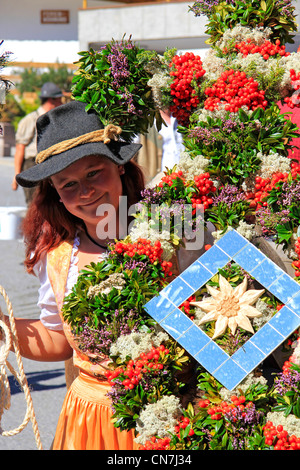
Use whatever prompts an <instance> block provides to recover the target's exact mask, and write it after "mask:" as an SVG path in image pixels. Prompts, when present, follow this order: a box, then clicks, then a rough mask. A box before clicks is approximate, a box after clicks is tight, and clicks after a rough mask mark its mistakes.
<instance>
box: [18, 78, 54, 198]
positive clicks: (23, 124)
mask: <svg viewBox="0 0 300 470" xmlns="http://www.w3.org/2000/svg"><path fill="white" fill-rule="evenodd" d="M62 96H63V94H62V92H61V90H60V88H59V87H58V86H57V85H55V84H54V83H52V82H47V83H44V85H43V86H42V89H41V94H40V100H41V105H40V106H39V108H38V109H37V110H36V111H33V112H32V113H29V114H27V116H25V117H24V118H23V119H21V121H20V122H19V125H18V129H17V132H16V151H15V175H17V174H19V173H21V171H23V170H26V169H27V168H30V167H31V166H33V165H34V164H35V157H36V152H37V150H36V121H37V119H38V117H40V116H41V115H42V114H44V113H46V112H47V111H50V109H53V108H56V107H57V106H59V105H61V104H62V101H61V99H62ZM12 189H13V191H16V190H17V189H18V183H17V182H16V179H15V177H14V178H13V181H12ZM23 190H24V194H25V200H26V204H27V206H28V205H29V204H30V202H31V200H32V196H33V193H34V191H35V188H23Z"/></svg>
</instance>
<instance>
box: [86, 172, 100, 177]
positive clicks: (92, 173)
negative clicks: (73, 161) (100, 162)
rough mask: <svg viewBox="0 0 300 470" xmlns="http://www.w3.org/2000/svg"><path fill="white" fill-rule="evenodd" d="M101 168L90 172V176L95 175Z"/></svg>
mask: <svg viewBox="0 0 300 470" xmlns="http://www.w3.org/2000/svg"><path fill="white" fill-rule="evenodd" d="M99 171H100V170H93V171H90V172H89V173H88V178H91V177H92V176H95V175H96V174H97V173H98V172H99Z"/></svg>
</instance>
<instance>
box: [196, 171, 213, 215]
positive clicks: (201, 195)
mask: <svg viewBox="0 0 300 470" xmlns="http://www.w3.org/2000/svg"><path fill="white" fill-rule="evenodd" d="M194 181H195V183H196V187H197V190H198V194H196V195H195V196H194V197H192V198H191V201H192V207H193V208H196V207H197V205H198V204H202V205H203V207H204V209H207V208H208V207H209V206H210V205H211V204H212V203H213V200H212V198H211V197H209V194H210V193H214V192H215V191H216V189H217V188H216V187H215V186H214V183H213V181H212V180H211V179H210V174H209V173H202V174H201V175H198V176H194Z"/></svg>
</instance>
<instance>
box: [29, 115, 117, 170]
mask: <svg viewBox="0 0 300 470" xmlns="http://www.w3.org/2000/svg"><path fill="white" fill-rule="evenodd" d="M121 133H122V129H121V127H119V126H115V125H114V124H108V125H107V126H106V127H105V128H104V129H98V130H96V131H92V132H88V133H87V134H83V135H80V136H78V137H75V138H73V139H68V140H64V141H62V142H58V143H57V144H54V145H52V146H51V147H49V148H47V149H45V150H42V151H41V152H39V153H38V154H37V156H36V159H35V162H36V163H42V162H44V161H45V160H46V159H47V158H49V157H52V156H53V155H58V154H60V153H62V152H65V151H66V150H70V149H72V148H74V147H77V146H78V145H82V144H87V143H92V142H103V143H104V144H109V143H110V142H111V140H114V141H117V140H118V136H119V135H120V134H121Z"/></svg>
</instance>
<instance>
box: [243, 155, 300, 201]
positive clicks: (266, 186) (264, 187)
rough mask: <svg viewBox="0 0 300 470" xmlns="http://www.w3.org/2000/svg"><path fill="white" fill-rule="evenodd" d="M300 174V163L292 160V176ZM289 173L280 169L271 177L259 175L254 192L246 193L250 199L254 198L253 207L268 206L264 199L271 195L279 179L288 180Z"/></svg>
mask: <svg viewBox="0 0 300 470" xmlns="http://www.w3.org/2000/svg"><path fill="white" fill-rule="evenodd" d="M299 174H300V163H298V162H292V163H291V176H292V178H293V179H294V178H296V177H297V176H298V175H299ZM288 176H289V174H288V173H282V172H281V171H278V172H277V173H274V174H273V175H272V177H271V178H262V177H261V176H257V177H256V178H255V187H254V192H248V193H246V196H247V198H248V199H252V200H253V201H252V207H257V208H258V209H259V208H260V207H262V206H264V207H266V206H267V202H266V201H263V199H264V198H266V197H267V196H268V195H269V192H270V191H271V190H272V189H273V188H274V187H275V186H276V184H277V183H279V181H286V180H287V178H288Z"/></svg>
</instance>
